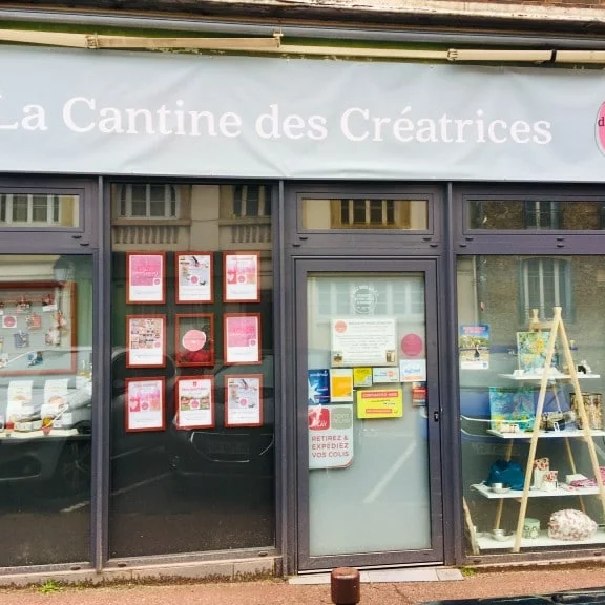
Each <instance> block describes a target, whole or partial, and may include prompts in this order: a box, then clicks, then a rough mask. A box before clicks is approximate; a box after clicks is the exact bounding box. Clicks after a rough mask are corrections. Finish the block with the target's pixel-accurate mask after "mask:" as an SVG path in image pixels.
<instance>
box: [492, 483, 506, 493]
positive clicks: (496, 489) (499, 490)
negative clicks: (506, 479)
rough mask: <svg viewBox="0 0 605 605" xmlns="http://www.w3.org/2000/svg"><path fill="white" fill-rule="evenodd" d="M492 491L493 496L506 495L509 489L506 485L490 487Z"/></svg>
mask: <svg viewBox="0 0 605 605" xmlns="http://www.w3.org/2000/svg"><path fill="white" fill-rule="evenodd" d="M492 491H493V492H494V494H506V493H508V492H509V491H510V487H508V485H497V484H494V485H492Z"/></svg>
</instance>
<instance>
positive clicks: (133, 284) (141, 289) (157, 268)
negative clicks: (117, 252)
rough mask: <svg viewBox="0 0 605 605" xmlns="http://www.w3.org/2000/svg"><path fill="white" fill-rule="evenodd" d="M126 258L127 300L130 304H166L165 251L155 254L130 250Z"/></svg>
mask: <svg viewBox="0 0 605 605" xmlns="http://www.w3.org/2000/svg"><path fill="white" fill-rule="evenodd" d="M126 259H127V261H126V269H127V272H126V277H127V299H126V302H127V303H128V304H144V303H160V304H164V301H165V290H164V269H165V266H166V262H165V254H164V253H163V252H160V253H153V254H144V253H139V252H128V253H127V254H126Z"/></svg>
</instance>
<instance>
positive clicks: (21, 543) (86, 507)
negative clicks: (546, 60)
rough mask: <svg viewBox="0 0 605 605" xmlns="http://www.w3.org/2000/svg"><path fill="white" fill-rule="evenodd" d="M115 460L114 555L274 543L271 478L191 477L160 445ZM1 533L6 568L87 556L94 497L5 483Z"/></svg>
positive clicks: (43, 485) (50, 486) (1, 561)
mask: <svg viewBox="0 0 605 605" xmlns="http://www.w3.org/2000/svg"><path fill="white" fill-rule="evenodd" d="M112 463H113V473H114V475H113V481H112V485H113V490H112V492H111V496H110V502H109V511H110V527H111V528H112V529H111V533H110V536H109V541H110V548H111V552H110V556H111V557H112V558H120V557H129V556H149V555H162V554H173V553H186V552H195V551H203V550H215V549H224V548H246V547H254V546H262V545H266V546H270V545H272V544H273V543H274V535H273V527H274V518H273V482H272V479H271V478H270V477H261V478H259V477H246V476H238V477H236V478H234V477H232V476H219V477H200V478H196V479H193V480H188V481H185V480H184V479H182V478H181V479H179V478H177V477H176V476H175V475H174V474H173V472H171V471H170V470H169V469H168V467H167V464H166V455H165V452H164V449H163V447H161V446H158V447H156V448H154V449H141V450H139V451H136V452H129V454H128V455H124V456H122V457H120V458H118V459H117V460H112ZM0 535H2V536H3V539H2V549H1V551H0V565H6V566H8V565H11V566H13V565H35V564H41V563H49V562H50V563H66V562H74V561H82V562H84V561H88V560H90V555H89V535H90V494H89V493H88V491H85V492H83V493H79V494H67V493H65V491H64V490H61V489H58V485H56V484H54V483H53V482H52V481H51V482H39V483H38V484H32V483H27V484H25V483H23V484H11V485H3V488H2V498H1V499H0ZM59 545H61V546H60V548H59Z"/></svg>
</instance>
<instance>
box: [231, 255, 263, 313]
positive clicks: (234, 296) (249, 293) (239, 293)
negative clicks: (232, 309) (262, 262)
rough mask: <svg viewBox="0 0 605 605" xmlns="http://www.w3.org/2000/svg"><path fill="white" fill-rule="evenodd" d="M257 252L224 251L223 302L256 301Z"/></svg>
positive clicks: (257, 299) (257, 293)
mask: <svg viewBox="0 0 605 605" xmlns="http://www.w3.org/2000/svg"><path fill="white" fill-rule="evenodd" d="M258 259H259V253H258V252H246V253H242V252H240V253H237V254H235V253H233V254H228V253H225V266H224V273H225V302H236V301H239V302H258V301H259V287H258Z"/></svg>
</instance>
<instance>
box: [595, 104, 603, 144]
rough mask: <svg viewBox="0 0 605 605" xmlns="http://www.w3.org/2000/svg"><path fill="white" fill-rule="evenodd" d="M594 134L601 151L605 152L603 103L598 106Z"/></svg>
mask: <svg viewBox="0 0 605 605" xmlns="http://www.w3.org/2000/svg"><path fill="white" fill-rule="evenodd" d="M595 135H596V139H597V145H598V146H599V149H600V150H601V153H605V103H603V104H602V105H601V107H599V113H598V114H597V125H596V132H595Z"/></svg>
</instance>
